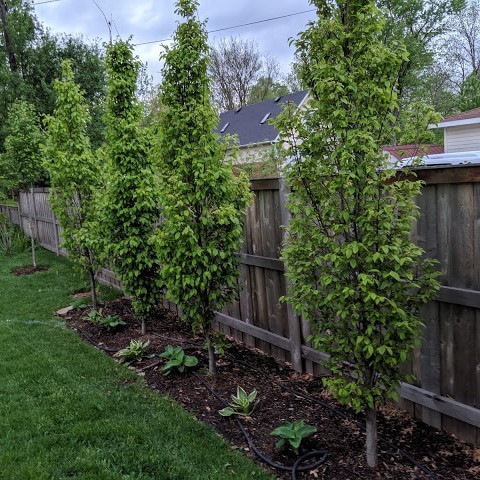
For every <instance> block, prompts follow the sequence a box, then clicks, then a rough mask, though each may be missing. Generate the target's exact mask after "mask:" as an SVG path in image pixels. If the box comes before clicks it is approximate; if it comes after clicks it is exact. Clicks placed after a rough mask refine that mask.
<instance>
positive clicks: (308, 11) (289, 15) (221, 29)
mask: <svg viewBox="0 0 480 480" xmlns="http://www.w3.org/2000/svg"><path fill="white" fill-rule="evenodd" d="M56 1H58V0H56ZM314 11H315V10H314V9H311V10H304V11H303V12H296V13H289V14H288V15H280V16H279V17H270V18H265V19H263V20H257V21H255V22H249V23H242V24H239V25H233V26H231V27H223V28H217V29H216V30H210V31H208V32H207V33H217V32H223V31H225V30H232V29H234V28H240V27H248V26H249V25H257V24H259V23H265V22H271V21H273V20H280V19H282V18H288V17H294V16H296V15H303V14H304V13H310V12H314ZM169 40H172V39H171V38H165V39H163V40H151V41H150V42H141V43H136V44H134V46H135V47H138V46H140V45H149V44H152V43H163V42H168V41H169Z"/></svg>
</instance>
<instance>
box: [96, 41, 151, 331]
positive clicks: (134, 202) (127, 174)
mask: <svg viewBox="0 0 480 480" xmlns="http://www.w3.org/2000/svg"><path fill="white" fill-rule="evenodd" d="M139 65H140V62H139V61H138V60H136V59H135V58H134V57H133V53H132V46H131V45H130V43H128V42H123V41H118V42H116V43H114V44H111V45H109V47H108V48H107V74H108V87H107V106H106V119H105V120H106V124H107V140H108V143H107V146H106V155H107V159H108V164H109V165H108V169H109V172H108V177H107V191H106V196H105V202H104V203H105V205H104V221H103V231H104V235H105V241H106V250H107V253H108V256H109V258H110V259H111V262H112V266H113V267H114V269H115V272H116V273H117V274H118V275H119V276H120V280H121V282H122V285H123V287H124V288H125V291H126V293H127V294H129V295H131V296H132V302H133V308H134V311H135V314H136V316H137V318H138V319H139V320H140V321H141V323H142V333H145V331H146V321H147V319H148V317H149V316H150V315H151V314H152V312H153V309H154V307H155V305H156V301H157V298H158V296H159V292H160V289H159V284H158V270H159V268H158V262H157V256H156V252H155V247H154V245H153V243H152V242H151V236H152V234H153V232H154V230H155V226H156V224H157V223H158V222H159V209H158V204H157V191H156V187H155V185H156V183H155V175H154V169H153V166H152V163H151V157H150V156H149V155H148V153H149V148H148V147H149V146H148V142H147V141H146V139H145V138H144V137H143V136H142V132H141V129H140V128H139V123H140V120H141V115H142V112H141V108H140V106H139V104H138V100H137V98H136V95H135V90H136V82H137V75H138V68H139Z"/></svg>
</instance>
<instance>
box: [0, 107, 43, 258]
mask: <svg viewBox="0 0 480 480" xmlns="http://www.w3.org/2000/svg"><path fill="white" fill-rule="evenodd" d="M38 122H39V120H38V118H37V116H36V114H35V108H34V106H33V105H32V104H30V103H28V102H25V101H23V100H19V101H17V102H15V103H13V104H12V105H11V106H10V108H9V109H8V117H7V121H6V131H7V132H8V135H7V137H6V139H5V145H4V147H5V151H4V152H3V153H0V171H1V172H2V175H1V177H0V193H2V192H4V193H6V192H7V191H8V192H11V191H12V190H17V189H25V190H26V189H27V188H30V195H29V194H28V193H27V201H28V211H29V217H30V219H29V228H30V241H31V250H32V264H33V266H34V267H36V266H37V260H36V251H35V238H34V232H33V212H32V208H33V204H32V202H31V200H32V198H31V195H33V192H32V187H33V185H36V186H40V185H43V184H44V183H45V182H46V181H47V177H48V175H47V172H46V170H45V168H44V166H43V163H42V154H41V144H42V142H43V138H44V132H43V130H42V129H41V128H40V125H39V123H38Z"/></svg>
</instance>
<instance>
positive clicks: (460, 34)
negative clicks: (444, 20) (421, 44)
mask: <svg viewBox="0 0 480 480" xmlns="http://www.w3.org/2000/svg"><path fill="white" fill-rule="evenodd" d="M451 20H452V29H451V32H450V34H449V35H448V36H447V41H446V43H447V45H446V47H445V50H446V52H445V53H447V52H448V58H450V64H451V65H452V67H453V68H454V69H455V70H456V73H457V75H458V76H459V80H460V81H465V80H466V79H467V77H468V76H469V75H470V74H472V73H474V74H476V75H479V74H480V1H479V0H470V1H469V2H468V5H467V6H466V7H465V8H464V9H462V10H460V11H458V12H457V13H456V14H455V15H453V18H452V19H451Z"/></svg>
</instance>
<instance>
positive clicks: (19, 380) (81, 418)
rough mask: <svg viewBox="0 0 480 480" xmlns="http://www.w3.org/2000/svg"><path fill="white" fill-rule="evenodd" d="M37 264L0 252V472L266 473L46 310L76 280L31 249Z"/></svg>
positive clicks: (189, 476)
mask: <svg viewBox="0 0 480 480" xmlns="http://www.w3.org/2000/svg"><path fill="white" fill-rule="evenodd" d="M38 261H39V264H43V265H49V267H50V268H49V270H48V271H46V272H40V273H36V274H35V275H32V276H24V277H14V276H13V275H11V274H10V270H11V269H12V268H15V267H19V266H24V265H28V264H29V253H28V252H26V253H22V254H18V255H16V256H14V257H5V256H3V255H2V254H0V285H1V288H0V345H1V348H0V431H1V432H2V434H1V435H0V479H8V480H16V479H18V480H29V479H32V480H33V479H35V480H43V479H45V480H46V479H48V480H52V479H78V480H80V479H82V480H87V479H88V480H93V479H101V480H110V479H111V480H147V479H152V480H153V479H155V480H159V479H161V480H170V479H171V480H194V479H202V480H209V479H212V480H216V479H218V480H226V479H271V478H272V477H270V476H269V475H268V474H267V473H265V472H264V471H263V470H262V469H260V468H258V467H257V466H255V465H254V464H253V463H251V462H250V461H249V460H248V459H247V458H245V457H243V456H242V455H240V454H238V453H237V452H235V451H233V450H232V449H231V448H230V447H229V446H228V445H227V444H226V443H225V442H224V441H223V440H222V439H221V438H220V437H219V436H218V435H217V434H216V433H214V432H213V430H211V429H210V428H208V427H206V426H205V425H202V424H201V423H199V422H197V421H196V420H194V419H193V418H191V417H190V416H189V415H188V414H186V413H185V412H184V411H183V410H182V409H181V408H180V407H179V406H178V405H177V404H175V403H174V402H172V401H171V400H169V399H167V398H165V397H161V396H160V395H157V394H155V393H153V392H151V391H149V390H148V388H147V387H146V386H145V384H144V382H143V381H142V379H141V378H139V377H138V376H136V375H135V374H133V373H132V372H131V371H129V370H128V369H127V368H125V367H124V366H122V365H119V364H118V363H116V362H114V361H113V360H112V359H110V358H109V357H108V356H106V355H105V354H103V353H101V352H100V351H98V350H96V349H95V348H93V347H92V346H91V345H88V344H86V343H84V342H82V341H81V340H80V339H79V338H78V337H77V336H76V334H75V333H73V332H71V331H69V330H67V329H66V328H65V327H64V325H63V323H62V322H61V321H59V320H58V319H55V317H54V315H53V312H54V311H55V310H56V309H58V308H60V307H63V306H66V305H68V304H69V303H71V299H70V298H69V294H71V293H74V292H78V291H79V290H81V289H82V287H83V282H82V280H81V278H80V277H79V276H78V275H75V274H74V273H73V272H72V269H71V265H70V264H69V262H68V261H67V260H66V259H63V258H59V257H56V256H55V255H53V254H51V253H49V252H46V251H44V250H42V249H39V252H38Z"/></svg>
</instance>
